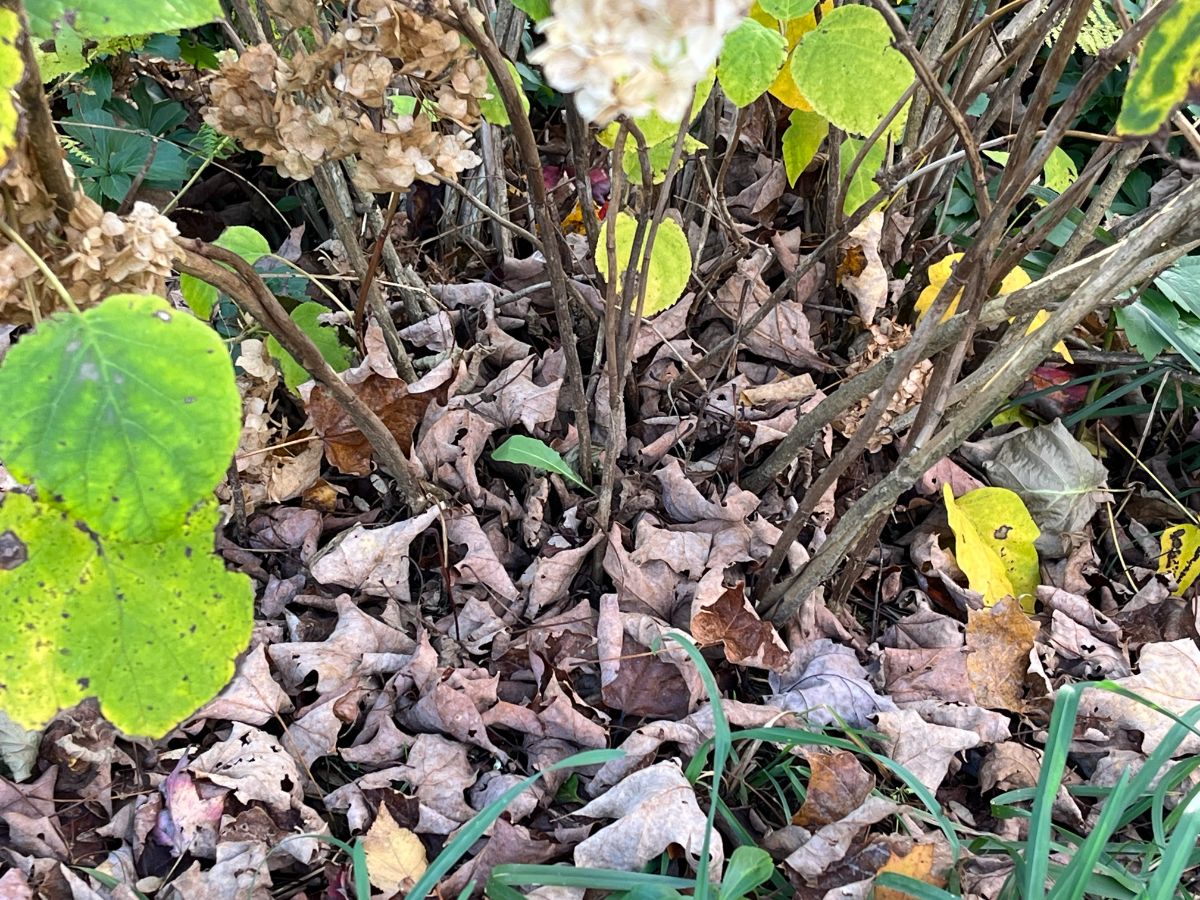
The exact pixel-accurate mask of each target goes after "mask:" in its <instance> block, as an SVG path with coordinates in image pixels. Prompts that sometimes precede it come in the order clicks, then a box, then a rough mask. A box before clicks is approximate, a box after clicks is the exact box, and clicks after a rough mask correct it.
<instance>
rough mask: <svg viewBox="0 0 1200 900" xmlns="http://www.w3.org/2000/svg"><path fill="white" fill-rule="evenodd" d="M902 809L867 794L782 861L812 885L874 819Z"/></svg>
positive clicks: (840, 858) (876, 796) (876, 819)
mask: <svg viewBox="0 0 1200 900" xmlns="http://www.w3.org/2000/svg"><path fill="white" fill-rule="evenodd" d="M903 809H904V807H903V806H901V805H900V804H898V803H894V802H892V801H891V800H889V799H888V798H887V797H881V796H879V795H874V796H870V797H867V799H866V800H864V801H863V802H862V803H861V804H859V806H858V807H857V808H855V809H852V810H851V811H850V812H848V813H847V814H846V815H845V816H843V817H842V818H841V819H838V820H837V821H836V822H830V823H829V824H828V825H824V826H822V827H821V828H818V829H817V830H816V831H815V832H813V834H812V836H811V837H810V838H809V839H808V840H807V841H805V842H804V843H803V844H801V845H800V846H799V847H798V848H796V850H794V851H793V852H792V853H791V854H789V855H788V858H787V860H786V864H787V866H788V867H789V868H791V869H792V870H794V871H795V872H797V873H798V874H799V875H800V876H801V877H802V878H804V880H805V881H807V882H808V883H809V884H814V883H816V882H817V881H818V879H820V878H821V876H822V874H823V873H824V872H825V870H826V869H828V868H829V867H830V866H832V865H834V864H835V863H838V862H840V861H841V860H842V859H843V858H844V857H845V856H846V851H847V850H849V849H850V845H851V844H852V843H853V842H854V840H855V838H857V837H858V836H859V834H861V833H862V832H863V831H864V830H866V829H867V828H868V827H870V826H871V825H874V824H875V823H876V822H881V821H883V820H884V819H886V818H887V817H888V816H892V815H895V814H896V813H898V812H901V811H902V810H903Z"/></svg>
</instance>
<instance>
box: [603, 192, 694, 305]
mask: <svg viewBox="0 0 1200 900" xmlns="http://www.w3.org/2000/svg"><path fill="white" fill-rule="evenodd" d="M616 228H617V266H618V271H617V275H616V278H617V279H618V281H617V290H618V291H619V290H620V289H621V287H622V285H623V283H624V281H625V270H626V269H627V268H628V267H629V256H630V254H631V252H632V251H633V236H634V233H635V232H636V231H637V219H636V218H635V217H633V216H631V215H629V213H626V212H621V213H617V222H616ZM604 248H605V244H604V237H603V236H601V239H600V246H599V247H598V248H597V251H596V268H597V269H598V270H599V271H600V274H601V275H603V276H604V278H605V280H606V281H607V280H608V253H607V252H606V251H605V249H604ZM645 252H646V243H645V240H643V241H642V246H641V248H640V253H639V254H638V262H637V267H638V270H639V271H640V270H641V260H642V259H643V258H644V256H645ZM691 275H692V251H691V249H690V248H689V247H688V242H687V237H686V236H685V235H684V233H683V229H682V228H680V227H679V225H678V224H677V223H676V222H675V220H674V219H664V220H663V222H662V224H661V225H660V226H659V228H658V233H657V234H656V235H655V238H654V249H653V250H652V251H651V254H650V267H649V270H648V272H647V275H646V302H645V305H644V306H643V307H642V315H644V316H647V317H649V316H653V315H655V314H656V313H660V312H662V311H663V310H664V309H667V308H668V307H671V306H674V305H675V304H676V303H677V302H678V301H679V298H680V297H681V296H682V295H683V289H684V288H686V287H687V283H688V279H689V278H690V277H691ZM628 302H629V305H630V307H631V308H632V307H635V306H636V305H637V298H636V297H630V298H629V301H628Z"/></svg>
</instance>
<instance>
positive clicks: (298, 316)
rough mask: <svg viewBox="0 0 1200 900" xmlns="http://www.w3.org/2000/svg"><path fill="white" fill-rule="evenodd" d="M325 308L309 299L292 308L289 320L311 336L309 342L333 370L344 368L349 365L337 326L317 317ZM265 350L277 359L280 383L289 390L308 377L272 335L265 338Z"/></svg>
mask: <svg viewBox="0 0 1200 900" xmlns="http://www.w3.org/2000/svg"><path fill="white" fill-rule="evenodd" d="M327 312H329V310H328V309H326V308H325V307H324V306H322V305H321V304H320V303H314V302H313V301H311V300H309V301H307V302H305V303H301V304H300V305H299V306H297V307H296V308H295V309H293V310H292V321H294V322H295V323H296V324H297V325H299V326H300V330H301V331H303V332H304V333H305V334H307V335H308V336H309V337H310V338H312V342H313V343H314V344H316V345H317V349H318V350H320V351H321V356H323V357H324V358H325V362H327V363H329V365H330V366H331V367H332V368H333V371H335V372H344V371H345V370H346V369H348V368H350V354H349V353H348V352H347V350H346V348H345V346H343V344H342V342H341V341H339V340H338V330H337V328H336V327H335V326H333V325H323V324H321V323H320V322H318V321H317V317H318V316H321V315H324V314H325V313H327ZM267 352H268V353H270V354H271V355H272V356H273V357H275V358H276V359H277V360H279V368H280V369H282V370H283V383H284V384H286V385H287V388H288V390H289V391H295V390H296V388H298V387H299V386H300V385H302V384H304V382H306V381H308V380H309V379H310V378H311V377H312V376H311V375H309V374H308V372H307V371H305V369H304V367H303V366H301V365H300V363H298V362H296V360H295V358H294V357H293V356H292V354H290V353H288V352H287V351H286V350H284V349H283V347H282V346H281V345H280V343H279V341H277V340H276V339H275V338H274V337H273V336H272V337H268V338H267Z"/></svg>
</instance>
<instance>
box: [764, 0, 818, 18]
mask: <svg viewBox="0 0 1200 900" xmlns="http://www.w3.org/2000/svg"><path fill="white" fill-rule="evenodd" d="M758 5H759V6H760V7H762V10H763V12H765V13H768V14H769V15H772V16H774V17H775V18H776V19H779V20H780V21H781V22H786V21H788V20H789V19H798V18H800V17H801V16H803V15H805V14H806V13H810V12H812V8H813V7H814V6H816V5H817V0H758Z"/></svg>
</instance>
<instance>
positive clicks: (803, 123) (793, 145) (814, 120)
mask: <svg viewBox="0 0 1200 900" xmlns="http://www.w3.org/2000/svg"><path fill="white" fill-rule="evenodd" d="M827 134H829V122H827V121H826V120H825V119H822V118H821V117H820V116H819V115H817V114H816V113H815V112H805V111H804V110H802V109H793V110H792V114H791V115H790V116H788V128H787V131H785V132H784V133H783V165H784V168H785V169H786V170H787V177H788V184H790V185H795V183H796V179H797V178H799V177H800V175H801V173H803V172H804V170H805V169H807V168H808V164H809V163H810V162H812V161H813V157H814V156H816V155H817V150H818V149H819V148H820V146H821V142H822V141H823V140H825V136H826V135H827Z"/></svg>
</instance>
